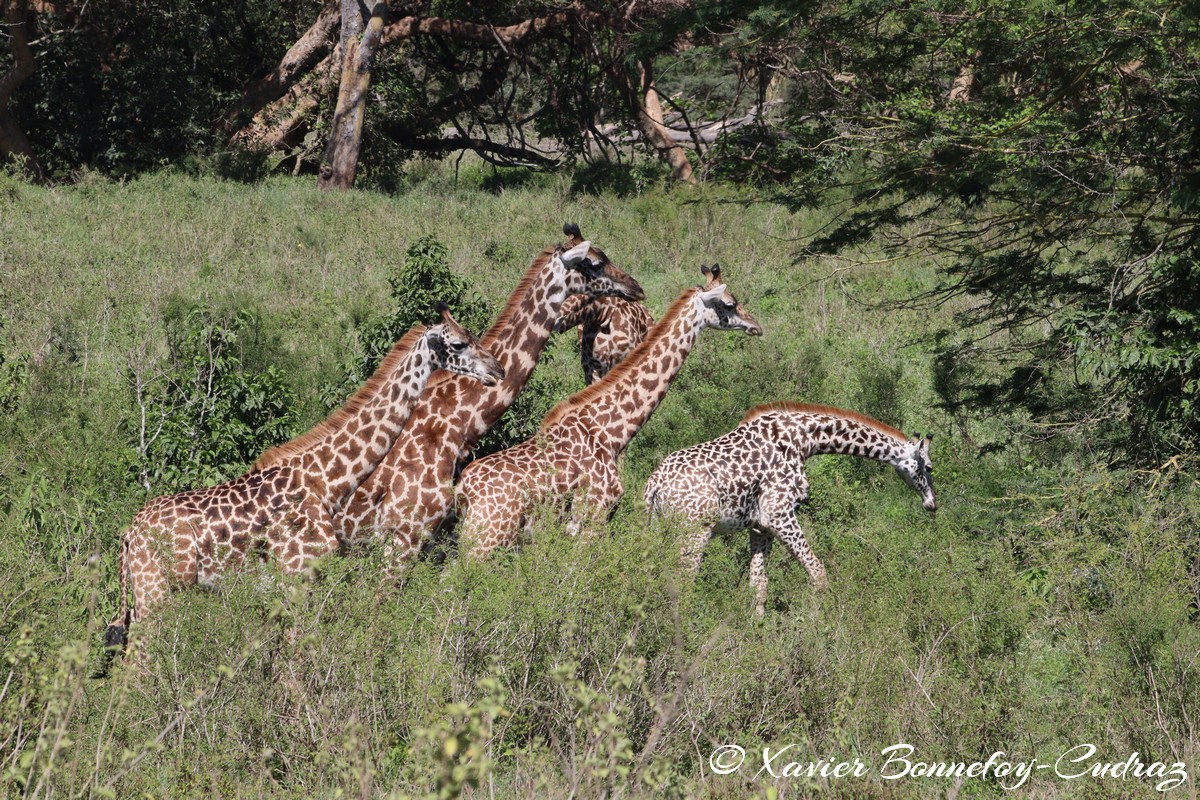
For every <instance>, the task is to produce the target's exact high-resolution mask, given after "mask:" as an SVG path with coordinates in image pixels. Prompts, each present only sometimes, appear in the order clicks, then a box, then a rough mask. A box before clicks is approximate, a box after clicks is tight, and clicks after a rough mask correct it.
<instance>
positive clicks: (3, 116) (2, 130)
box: [0, 0, 46, 183]
mask: <svg viewBox="0 0 1200 800" xmlns="http://www.w3.org/2000/svg"><path fill="white" fill-rule="evenodd" d="M4 21H5V26H6V27H7V28H8V37H9V50H10V51H11V52H12V56H13V63H12V66H11V67H9V69H8V72H6V73H5V74H4V76H3V77H0V156H3V157H5V158H6V159H10V160H13V161H16V162H17V163H18V164H19V165H20V167H21V171H22V172H24V173H25V175H26V177H28V178H29V179H30V180H31V181H34V182H35V183H45V182H46V173H45V172H43V171H42V165H41V163H40V162H39V161H38V157H37V154H36V153H34V151H33V146H32V145H31V144H30V143H29V139H28V137H26V136H25V132H24V131H23V130H21V126H20V125H19V124H17V120H16V118H14V117H13V114H12V111H11V109H10V108H9V104H10V102H11V101H12V96H13V93H14V92H16V91H17V89H18V88H19V87H20V86H21V84H22V83H24V82H25V81H26V80H27V79H28V78H29V76H31V75H33V73H34V70H36V68H37V64H36V62H35V61H34V59H33V51H32V50H30V49H29V31H28V27H27V26H28V22H29V3H28V0H7V2H5V3H4Z"/></svg>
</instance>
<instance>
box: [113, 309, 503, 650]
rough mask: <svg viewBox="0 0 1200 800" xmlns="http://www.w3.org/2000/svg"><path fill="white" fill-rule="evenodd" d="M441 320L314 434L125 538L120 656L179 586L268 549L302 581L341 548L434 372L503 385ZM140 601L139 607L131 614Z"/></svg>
mask: <svg viewBox="0 0 1200 800" xmlns="http://www.w3.org/2000/svg"><path fill="white" fill-rule="evenodd" d="M439 311H440V313H441V316H442V321H441V322H440V323H438V324H436V325H432V326H430V327H425V326H419V327H416V328H413V329H412V330H411V331H409V332H408V333H407V334H405V336H404V337H403V338H402V339H401V340H400V341H399V342H397V343H396V344H395V345H394V346H393V347H392V349H391V351H390V352H389V353H388V354H387V356H385V357H384V359H383V361H382V363H381V364H380V365H379V368H378V369H376V371H375V373H374V374H373V375H372V376H371V377H370V379H369V380H368V381H367V382H366V384H365V385H364V386H363V387H362V388H361V389H359V390H358V392H356V393H355V394H354V396H353V397H351V398H350V400H349V401H348V402H347V403H346V405H345V406H343V407H342V408H341V409H339V410H337V411H335V412H334V413H333V414H331V415H330V416H329V417H328V418H327V419H326V420H325V421H324V422H322V423H320V424H319V425H317V426H316V427H315V428H313V429H312V430H310V431H309V432H308V433H306V434H304V435H302V436H300V437H298V438H296V439H293V440H292V441H290V442H287V443H286V444H282V445H280V446H278V447H275V448H272V449H271V450H268V451H267V452H266V453H264V454H263V455H262V456H261V457H260V458H259V459H258V461H257V462H256V463H255V464H254V466H253V467H252V468H251V470H250V471H249V472H248V473H246V474H245V475H242V476H241V477H238V478H235V479H234V480H231V481H229V482H227V483H223V484H221V485H219V486H212V487H209V488H206V489H194V490H191V491H186V492H180V493H178V494H173V495H169V496H164V497H158V498H155V499H154V500H151V501H150V502H149V503H147V504H146V506H145V507H144V508H142V510H141V511H139V512H138V513H137V515H136V516H134V518H133V522H132V524H131V525H130V526H129V528H128V529H126V531H125V534H124V536H123V538H122V541H121V551H120V555H119V559H118V571H119V573H120V583H121V589H120V591H121V598H120V611H119V612H118V613H117V617H116V619H114V620H113V621H112V623H111V624H110V625H109V627H108V630H107V631H106V633H105V644H106V645H109V646H110V647H115V646H119V645H121V644H122V643H123V642H124V638H125V634H126V631H127V629H128V626H129V625H130V624H131V623H132V622H140V621H142V620H145V619H146V617H147V615H148V614H149V613H150V612H151V610H152V609H153V607H154V605H155V604H157V603H159V602H161V601H162V600H163V599H165V598H166V596H167V594H168V592H169V591H170V589H171V587H172V586H173V585H175V586H178V585H188V584H194V583H199V584H202V585H212V584H214V583H215V582H216V581H217V579H218V578H219V577H220V576H221V575H222V574H223V573H224V572H226V571H227V570H228V569H229V568H230V567H232V566H234V565H236V564H237V563H238V562H240V561H242V560H243V559H245V558H246V557H247V556H248V555H250V554H251V553H255V552H261V553H262V554H263V555H267V554H269V555H271V556H273V557H275V558H276V559H278V560H279V562H280V564H281V565H282V566H283V569H284V570H285V571H288V572H296V571H299V570H301V569H303V568H304V567H305V565H306V564H307V563H308V561H309V560H310V559H313V558H316V557H318V556H322V555H325V554H326V553H329V552H330V551H332V550H334V549H335V548H336V547H337V538H336V537H335V535H334V530H333V523H332V517H333V515H335V514H337V513H338V511H340V509H341V507H342V505H343V504H344V503H345V502H346V500H347V499H349V497H350V495H351V494H352V493H353V492H354V490H355V489H357V488H358V486H359V485H360V484H361V483H362V482H363V481H364V480H365V479H366V478H367V476H368V475H370V474H371V472H372V470H374V469H375V468H376V466H378V464H379V462H380V461H381V460H382V459H383V457H384V456H385V455H386V454H387V452H388V451H389V450H390V449H391V446H392V444H393V443H394V442H395V440H396V436H397V435H399V433H400V430H401V428H402V427H403V425H404V422H405V421H406V420H407V419H408V416H409V414H410V413H411V411H412V408H413V406H414V404H415V403H416V401H417V399H418V398H419V397H420V396H421V392H422V391H423V390H424V388H425V385H426V383H427V382H428V380H429V377H430V375H432V374H433V371H434V370H435V369H438V368H440V367H444V368H446V369H447V370H449V371H451V372H454V373H457V374H459V375H462V376H464V379H466V380H471V381H474V382H482V383H483V384H485V385H489V386H492V385H495V384H496V383H498V382H499V381H500V380H501V379H503V378H504V369H503V367H501V365H500V363H499V362H498V361H497V360H496V359H495V358H494V357H493V356H492V355H491V354H490V353H489V352H488V351H487V350H486V349H485V348H484V347H483V346H482V345H481V344H480V343H479V341H478V340H477V339H475V337H474V336H472V335H471V334H470V333H468V332H467V331H466V330H464V329H463V328H462V327H460V326H459V325H458V323H457V322H455V321H454V319H453V317H451V316H450V312H449V311H448V310H447V309H446V308H445V306H439ZM129 591H132V592H133V604H132V606H131V607H130V606H128V605H127V601H128V593H129Z"/></svg>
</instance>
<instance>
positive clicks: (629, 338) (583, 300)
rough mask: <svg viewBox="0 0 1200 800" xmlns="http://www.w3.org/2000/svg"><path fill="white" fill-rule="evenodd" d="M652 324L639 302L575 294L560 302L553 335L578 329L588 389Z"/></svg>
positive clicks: (580, 358) (626, 353)
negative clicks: (560, 308) (560, 307)
mask: <svg viewBox="0 0 1200 800" xmlns="http://www.w3.org/2000/svg"><path fill="white" fill-rule="evenodd" d="M653 325H654V317H652V316H650V312H649V311H648V310H647V309H646V307H645V306H644V305H642V304H641V303H631V302H629V301H628V300H622V299H621V298H619V297H583V296H582V295H576V296H575V297H569V298H567V302H565V303H563V307H562V311H561V312H560V314H559V317H558V321H557V322H555V323H554V332H555V333H563V332H565V331H569V330H571V328H574V327H576V326H578V327H579V360H580V361H581V362H582V363H583V377H584V380H585V381H587V384H588V385H589V386H590V385H592V384H593V383H595V382H596V381H598V380H600V379H601V378H603V377H604V376H605V375H607V374H608V371H609V370H611V369H612V368H613V367H615V366H616V365H617V364H619V363H620V362H621V359H623V358H625V356H627V355H629V354H630V353H632V352H633V349H634V348H635V347H637V346H638V345H639V344H641V343H642V340H643V339H645V338H646V332H647V331H648V330H650V328H651V326H653Z"/></svg>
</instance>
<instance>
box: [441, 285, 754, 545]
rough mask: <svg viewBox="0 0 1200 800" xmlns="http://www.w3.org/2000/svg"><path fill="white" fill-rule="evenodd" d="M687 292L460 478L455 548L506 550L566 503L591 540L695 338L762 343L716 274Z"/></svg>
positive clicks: (617, 497) (618, 495)
mask: <svg viewBox="0 0 1200 800" xmlns="http://www.w3.org/2000/svg"><path fill="white" fill-rule="evenodd" d="M705 275H706V276H707V277H708V282H707V283H706V285H705V286H704V287H702V288H698V289H687V290H686V291H684V292H683V294H682V295H680V297H679V299H677V300H676V301H675V302H674V303H673V304H672V305H671V308H670V309H669V310H668V311H667V313H666V314H665V315H664V316H663V318H662V320H660V321H659V323H658V324H657V325H655V326H654V327H653V328H651V330H650V332H649V334H648V335H647V336H646V339H645V341H643V342H642V343H641V344H640V345H638V347H637V349H635V350H634V351H633V353H631V354H630V355H629V356H628V357H627V358H626V359H625V360H624V361H622V362H621V363H620V364H619V365H618V366H617V367H616V368H615V369H614V370H612V371H611V372H609V373H608V374H607V375H606V376H604V378H603V379H602V380H600V381H599V382H598V383H594V384H592V385H591V386H589V387H587V388H586V389H584V390H582V391H580V392H577V393H576V394H574V395H572V396H571V397H570V398H568V399H567V400H564V401H563V402H562V403H559V404H558V405H557V406H555V407H554V408H553V409H552V410H551V411H550V413H549V414H547V415H546V417H545V419H543V420H542V424H541V426H540V428H539V430H538V433H537V434H536V435H535V436H533V437H532V438H530V439H528V440H526V441H524V442H522V443H521V444H518V445H515V446H513V447H510V448H508V449H507V450H504V451H502V452H499V453H494V454H492V455H490V456H487V457H485V458H481V459H479V460H478V461H475V462H473V463H471V464H470V465H468V466H467V467H466V469H464V470H463V473H462V478H461V479H460V480H459V483H458V487H457V491H456V498H457V501H458V508H459V519H460V521H459V536H458V539H459V548H460V551H465V552H469V553H470V554H471V556H472V557H475V558H483V557H484V556H486V555H487V554H488V553H489V552H491V551H492V550H494V549H495V548H497V547H506V546H510V545H512V544H514V543H515V542H516V537H517V534H518V531H519V530H520V528H521V526H522V524H523V522H524V520H525V518H526V516H527V515H528V513H529V511H530V509H531V508H532V507H533V506H534V505H536V504H538V503H542V502H556V501H563V500H565V501H567V502H568V503H569V504H570V505H571V512H572V516H573V520H572V523H571V524H572V527H576V528H578V529H581V530H583V531H591V530H593V529H594V528H595V527H596V526H598V524H599V523H600V522H602V521H603V520H604V518H605V517H606V516H607V514H608V512H609V511H610V510H611V509H612V508H613V506H614V505H616V503H617V501H618V500H620V499H621V496H622V495H623V494H624V488H623V487H622V486H621V480H620V475H619V469H618V463H619V459H620V456H621V454H622V453H623V452H624V450H625V448H626V447H627V446H628V445H629V442H630V440H632V439H633V437H634V435H635V434H636V433H637V432H638V431H639V430H641V428H642V426H643V425H645V424H646V421H647V420H649V418H650V416H651V415H652V414H653V413H654V410H655V409H656V408H657V407H658V405H659V403H660V402H661V401H662V399H663V397H665V396H666V393H667V390H668V389H669V388H670V386H671V382H672V381H673V380H674V379H675V376H676V375H677V374H678V373H679V370H680V368H681V367H682V366H683V362H684V360H685V359H686V358H687V356H688V354H689V353H690V352H691V350H692V348H693V346H694V345H695V343H696V340H697V338H698V337H699V335H700V331H702V330H703V329H704V328H716V329H718V330H727V331H743V332H745V333H747V334H750V335H752V336H757V335H761V334H762V326H760V325H759V324H758V321H757V320H755V319H754V317H752V316H750V314H749V313H747V312H746V310H745V309H744V308H743V307H742V306H741V304H740V303H738V301H737V299H736V298H735V297H734V296H733V295H732V294H730V293H729V290H728V289H727V288H726V287H725V285H724V284H723V283H719V282H717V278H719V271H716V274H715V275H714V274H710V272H709V271H706V272H705Z"/></svg>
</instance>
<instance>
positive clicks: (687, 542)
mask: <svg viewBox="0 0 1200 800" xmlns="http://www.w3.org/2000/svg"><path fill="white" fill-rule="evenodd" d="M716 533H717V526H716V525H715V524H713V525H701V526H700V527H699V528H697V529H696V531H695V532H694V533H691V534H689V535H688V536H686V537H685V538H684V540H683V545H682V546H681V547H680V548H679V551H680V552H679V561H680V563H681V564H683V568H684V569H685V570H687V573H688V575H689V576H690V577H691V579H692V580H695V579H696V573H698V572H699V571H700V560H701V559H702V558H703V557H704V551H705V549H706V548H707V547H708V543H709V542H711V541H712V538H713V536H715V535H716Z"/></svg>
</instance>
